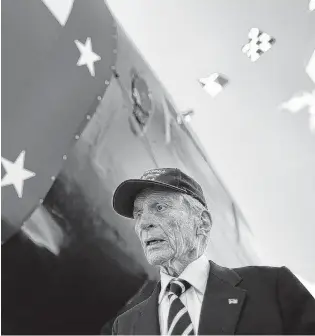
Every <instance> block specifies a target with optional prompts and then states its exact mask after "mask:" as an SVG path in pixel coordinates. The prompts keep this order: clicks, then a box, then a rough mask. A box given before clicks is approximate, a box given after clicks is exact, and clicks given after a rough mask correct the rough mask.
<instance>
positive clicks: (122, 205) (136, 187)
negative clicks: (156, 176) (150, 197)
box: [113, 179, 185, 218]
mask: <svg viewBox="0 0 315 336" xmlns="http://www.w3.org/2000/svg"><path fill="white" fill-rule="evenodd" d="M147 188H152V189H160V190H174V191H179V192H184V193H185V190H183V189H181V188H178V187H175V186H172V185H169V184H165V183H163V182H158V181H150V180H138V179H134V180H127V181H124V182H122V183H121V184H120V185H119V186H118V187H117V189H116V190H115V193H114V196H113V208H114V210H115V211H116V212H117V213H118V214H120V215H121V216H124V217H127V218H133V205H134V201H135V199H136V197H137V195H138V194H139V193H140V192H141V191H142V190H144V189H147Z"/></svg>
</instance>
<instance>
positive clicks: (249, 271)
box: [232, 266, 281, 278]
mask: <svg viewBox="0 0 315 336" xmlns="http://www.w3.org/2000/svg"><path fill="white" fill-rule="evenodd" d="M280 269H281V267H278V266H244V267H236V268H232V270H233V271H235V272H236V273H237V274H238V275H239V276H241V277H242V278H247V277H250V278H252V277H259V278H265V277H266V278H270V277H272V278H274V277H277V274H278V272H279V270H280Z"/></svg>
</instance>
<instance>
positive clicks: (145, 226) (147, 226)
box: [139, 221, 156, 230]
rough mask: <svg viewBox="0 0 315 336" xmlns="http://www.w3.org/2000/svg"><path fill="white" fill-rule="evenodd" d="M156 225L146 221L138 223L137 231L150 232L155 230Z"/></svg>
mask: <svg viewBox="0 0 315 336" xmlns="http://www.w3.org/2000/svg"><path fill="white" fill-rule="evenodd" d="M155 227H156V225H155V224H154V223H152V222H148V221H140V223H139V229H140V230H150V229H153V228H155Z"/></svg>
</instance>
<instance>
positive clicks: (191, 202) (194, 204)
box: [181, 194, 209, 214]
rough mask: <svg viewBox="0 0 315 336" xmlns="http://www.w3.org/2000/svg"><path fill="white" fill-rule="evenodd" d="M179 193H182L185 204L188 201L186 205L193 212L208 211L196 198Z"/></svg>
mask: <svg viewBox="0 0 315 336" xmlns="http://www.w3.org/2000/svg"><path fill="white" fill-rule="evenodd" d="M181 195H182V199H183V200H184V201H186V204H187V203H188V206H189V208H190V209H191V210H192V211H193V213H195V214H197V213H200V212H202V211H204V210H206V211H208V210H207V208H206V207H205V206H204V205H203V204H202V203H201V202H199V201H198V200H197V199H196V198H194V197H192V196H190V195H187V194H181ZM208 212H209V211H208Z"/></svg>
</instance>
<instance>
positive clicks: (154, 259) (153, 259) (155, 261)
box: [146, 253, 172, 266]
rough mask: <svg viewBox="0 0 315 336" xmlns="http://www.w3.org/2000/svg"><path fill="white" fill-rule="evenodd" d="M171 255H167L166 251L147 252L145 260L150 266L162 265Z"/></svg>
mask: <svg viewBox="0 0 315 336" xmlns="http://www.w3.org/2000/svg"><path fill="white" fill-rule="evenodd" d="M171 257H172V256H171V255H168V254H166V253H161V254H157V253H148V254H147V255H146V258H147V261H148V263H149V264H150V265H152V266H163V265H165V264H166V263H167V261H168V260H170V259H171Z"/></svg>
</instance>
